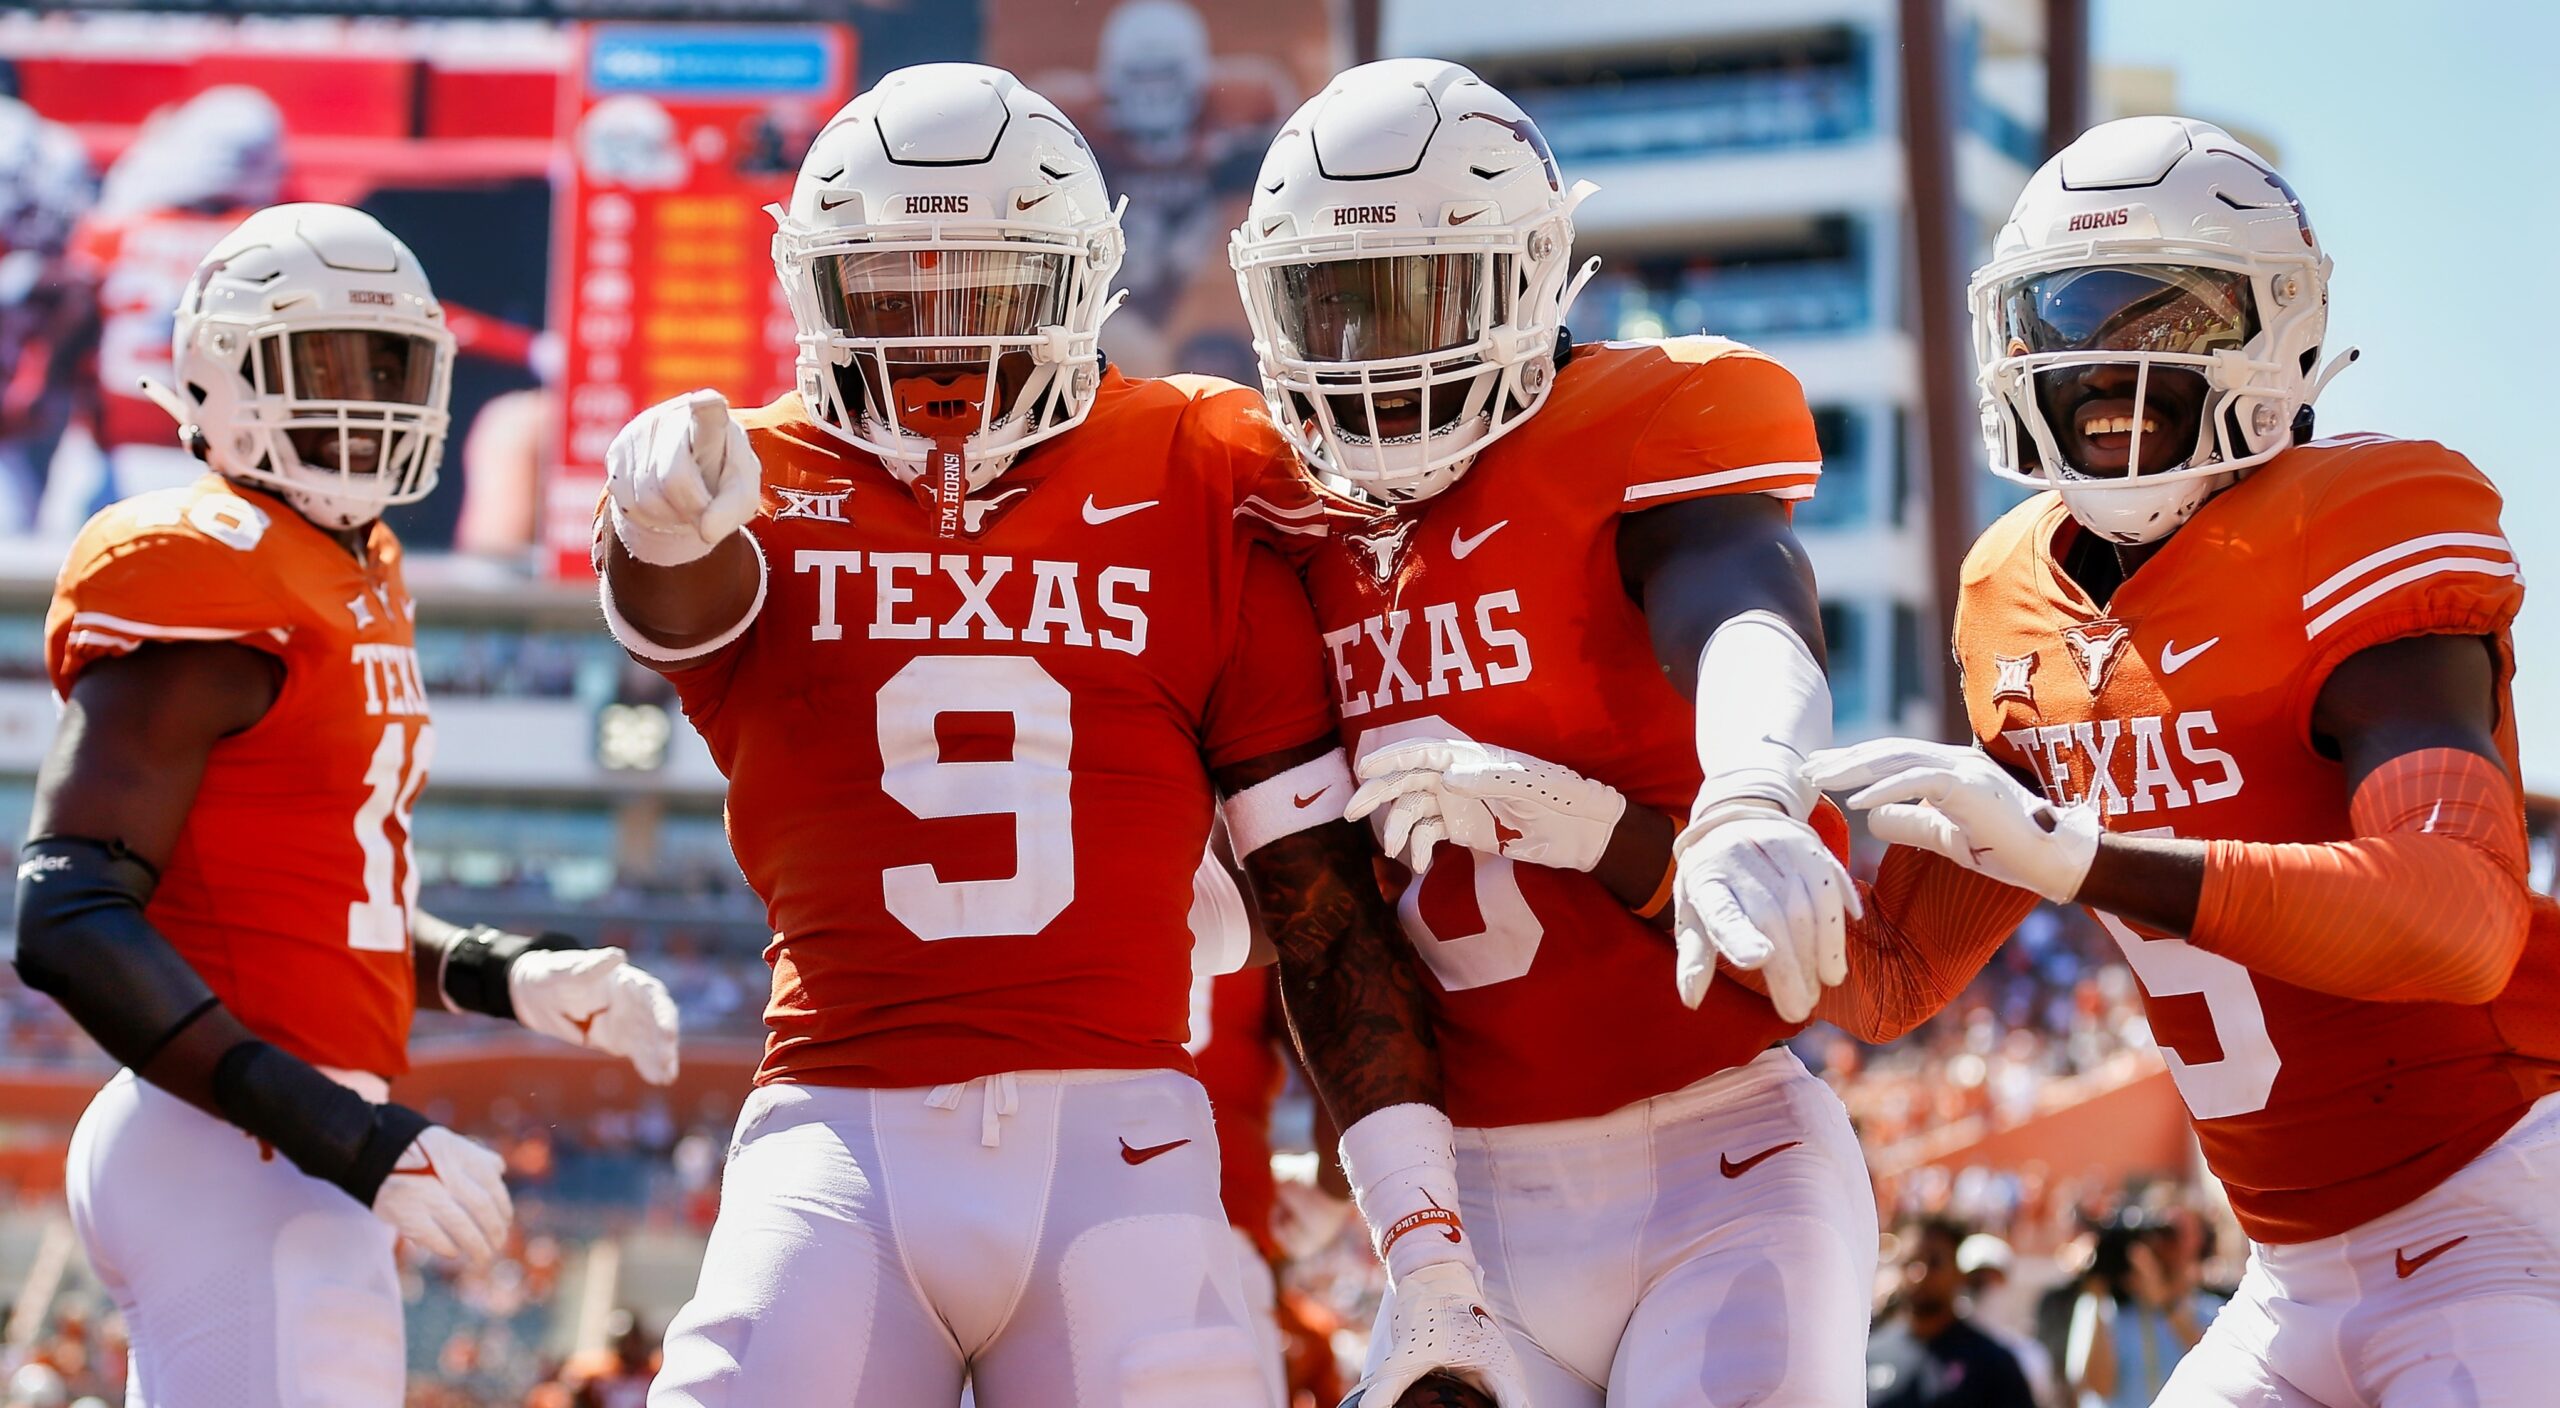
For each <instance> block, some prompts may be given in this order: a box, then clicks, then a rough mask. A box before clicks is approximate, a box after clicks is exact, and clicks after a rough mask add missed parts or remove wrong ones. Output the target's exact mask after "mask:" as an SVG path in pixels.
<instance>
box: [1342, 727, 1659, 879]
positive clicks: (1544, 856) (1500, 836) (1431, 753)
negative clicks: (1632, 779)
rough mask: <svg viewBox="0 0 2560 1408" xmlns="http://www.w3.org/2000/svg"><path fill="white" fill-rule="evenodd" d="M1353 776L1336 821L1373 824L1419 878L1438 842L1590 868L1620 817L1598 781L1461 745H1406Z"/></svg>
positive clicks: (1621, 809) (1457, 741) (1383, 752)
mask: <svg viewBox="0 0 2560 1408" xmlns="http://www.w3.org/2000/svg"><path fill="white" fill-rule="evenodd" d="M1358 771H1359V776H1360V790H1359V791H1357V792H1355V793H1353V794H1352V795H1351V802H1350V804H1349V805H1348V806H1346V807H1344V808H1343V809H1342V814H1343V816H1345V817H1346V818H1348V819H1350V820H1352V821H1359V820H1361V819H1363V818H1370V817H1373V816H1374V819H1373V820H1372V821H1371V822H1370V824H1371V825H1373V826H1375V827H1376V828H1377V830H1378V845H1379V848H1380V849H1382V850H1384V851H1385V852H1386V853H1387V854H1388V855H1389V856H1390V857H1393V858H1394V859H1396V860H1398V861H1400V862H1402V863H1403V864H1404V866H1405V868H1406V869H1408V870H1411V871H1412V872H1413V873H1414V874H1416V875H1419V874H1421V873H1422V872H1423V871H1424V870H1426V869H1428V868H1429V867H1430V864H1431V850H1432V847H1433V846H1435V845H1437V844H1438V843H1439V842H1440V840H1441V839H1442V838H1443V837H1445V838H1447V839H1449V840H1451V841H1455V842H1457V843H1458V844H1459V845H1461V846H1464V847H1466V848H1467V849H1468V850H1471V851H1481V852H1483V853H1484V854H1486V855H1498V856H1504V857H1507V858H1509V859H1511V860H1515V861H1520V862H1523V863H1525V864H1529V865H1544V866H1551V867H1553V868H1555V869H1558V870H1589V869H1590V868H1591V867H1593V866H1595V865H1598V864H1599V863H1600V856H1601V854H1602V853H1603V852H1605V851H1607V850H1608V849H1609V837H1610V835H1611V833H1613V832H1615V831H1616V830H1617V827H1618V818H1620V817H1622V816H1624V815H1626V811H1627V799H1626V797H1625V796H1624V795H1623V794H1621V793H1620V792H1619V791H1618V789H1616V788H1614V787H1611V786H1610V785H1608V784H1607V783H1605V782H1595V781H1593V780H1592V779H1590V778H1587V777H1584V776H1583V775H1582V774H1580V773H1578V772H1575V771H1574V770H1573V769H1571V768H1568V767H1563V766H1560V765H1558V764H1555V763H1550V762H1547V761H1545V760H1543V759H1540V758H1533V757H1531V756H1529V755H1528V754H1526V753H1515V752H1512V751H1511V750H1510V749H1508V748H1496V747H1493V746H1491V745H1489V744H1483V743H1478V742H1476V741H1474V740H1473V739H1467V738H1415V739H1408V740H1406V741H1405V742H1402V743H1397V744H1392V745H1390V746H1388V747H1385V748H1381V749H1379V750H1378V751H1376V752H1374V753H1371V754H1369V755H1368V756H1367V757H1365V758H1362V759H1361V760H1360V766H1359V769H1358ZM1382 808H1383V810H1381V809H1382Z"/></svg>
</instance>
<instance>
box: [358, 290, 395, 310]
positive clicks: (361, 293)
mask: <svg viewBox="0 0 2560 1408" xmlns="http://www.w3.org/2000/svg"><path fill="white" fill-rule="evenodd" d="M347 301H348V302H349V303H365V304H370V305H372V306H374V307H377V308H396V307H398V306H399V304H400V300H399V299H398V298H395V297H393V296H392V295H390V294H387V293H382V292H379V291H377V290H374V289H369V288H351V289H348V290H347Z"/></svg>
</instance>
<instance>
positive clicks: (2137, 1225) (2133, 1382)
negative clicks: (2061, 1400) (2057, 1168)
mask: <svg viewBox="0 0 2560 1408" xmlns="http://www.w3.org/2000/svg"><path fill="white" fill-rule="evenodd" d="M2191 1240H2192V1239H2190V1238H2188V1237H2184V1236H2181V1235H2180V1234H2179V1230H2178V1227H2177V1225H2176V1224H2175V1223H2174V1222H2173V1221H2172V1220H2170V1219H2169V1218H2166V1217H2163V1216H2162V1215H2161V1214H2160V1213H2158V1212H2156V1211H2153V1210H2151V1209H2148V1208H2144V1207H2139V1206H2136V1207H2128V1208H2125V1209H2124V1210H2123V1211H2121V1212H2119V1213H2118V1214H2116V1216H2115V1217H2114V1218H2113V1219H2111V1220H2110V1221H2109V1222H2108V1223H2107V1225H2106V1226H2104V1227H2102V1228H2100V1229H2099V1231H2098V1245H2097V1250H2096V1253H2095V1257H2094V1259H2093V1261H2092V1263H2091V1265H2090V1267H2089V1276H2088V1280H2087V1282H2086V1284H2085V1286H2084V1289H2083V1290H2082V1291H2081V1294H2080V1298H2079V1300H2078V1301H2077V1303H2075V1304H2074V1305H2073V1307H2072V1311H2071V1339H2070V1344H2069V1348H2068V1351H2067V1352H2066V1353H2065V1355H2064V1356H2063V1377H2064V1380H2065V1381H2066V1382H2067V1383H2068V1384H2069V1385H2070V1387H2071V1391H2072V1392H2073V1393H2074V1394H2075V1395H2077V1396H2078V1399H2079V1401H2080V1402H2081V1403H2083V1404H2104V1405H2105V1406H2106V1408H2150V1404H2151V1403H2152V1401H2153V1400H2154V1399H2156V1398H2158V1397H2159V1396H2160V1390H2161V1389H2162V1388H2164V1387H2165V1386H2167V1384H2168V1382H2169V1375H2170V1374H2171V1373H2172V1372H2174V1371H2175V1370H2176V1369H2177V1367H2178V1361H2179V1360H2181V1359H2184V1358H2185V1357H2186V1355H2187V1351H2188V1350H2190V1349H2193V1348H2194V1347H2195V1344H2196V1341H2197V1340H2200V1339H2202V1338H2204V1331H2205V1326H2207V1325H2209V1324H2211V1323H2213V1317H2214V1315H2215V1313H2216V1312H2218V1311H2219V1310H2220V1309H2221V1304H2220V1302H2219V1301H2218V1300H2217V1299H2216V1298H2214V1297H2213V1296H2211V1295H2208V1294H2206V1293H2205V1292H2204V1291H2203V1290H2202V1289H2201V1288H2200V1287H2199V1285H2198V1276H2199V1273H2200V1270H2201V1260H2202V1258H2201V1248H2197V1247H2192V1246H2191V1245H2190V1242H2191Z"/></svg>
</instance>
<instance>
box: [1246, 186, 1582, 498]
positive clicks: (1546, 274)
mask: <svg viewBox="0 0 2560 1408" xmlns="http://www.w3.org/2000/svg"><path fill="white" fill-rule="evenodd" d="M1561 247H1562V238H1561V237H1560V235H1559V234H1558V232H1557V231H1556V230H1555V229H1554V228H1552V227H1540V228H1538V229H1535V230H1530V231H1516V230H1503V229H1494V230H1487V231H1485V232H1484V233H1483V234H1482V235H1468V234H1456V235H1453V234H1452V233H1450V232H1447V231H1434V232H1432V234H1431V235H1430V236H1428V237H1426V238H1423V239H1420V240H1417V239H1416V238H1415V237H1414V236H1412V235H1410V234H1401V235H1400V234H1393V233H1387V232H1375V231H1364V232H1361V233H1359V234H1356V235H1350V236H1331V237H1322V236H1320V237H1313V238H1308V239H1301V240H1292V241H1280V242H1274V243H1270V244H1257V245H1252V246H1246V245H1244V244H1242V243H1239V245H1238V247H1237V265H1238V279H1239V282H1240V283H1241V284H1242V286H1243V289H1244V295H1245V301H1246V307H1247V311H1248V313H1249V314H1250V315H1251V318H1252V322H1253V325H1254V330H1255V334H1256V337H1255V341H1256V351H1257V353H1258V354H1259V355H1260V357H1261V361H1262V366H1263V379H1264V389H1265V391H1266V393H1267V394H1268V396H1269V398H1270V400H1271V403H1272V407H1273V410H1274V413H1275V419H1276V420H1277V421H1278V422H1279V424H1280V429H1281V432H1282V433H1283V434H1284V435H1286V436H1287V437H1288V438H1289V440H1290V441H1291V442H1292V443H1293V444H1294V445H1296V447H1297V448H1298V450H1299V452H1300V453H1301V454H1302V455H1303V456H1305V458H1306V459H1307V461H1308V462H1309V463H1310V464H1311V465H1312V466H1314V468H1315V469H1316V470H1317V471H1318V472H1319V473H1323V474H1327V475H1330V476H1333V477H1335V478H1338V479H1341V480H1343V481H1345V482H1347V483H1348V484H1349V485H1350V486H1351V487H1353V488H1355V489H1357V490H1359V491H1361V492H1362V493H1365V494H1368V495H1369V496H1371V497H1373V498H1377V499H1380V500H1383V501H1385V502H1389V503H1400V502H1407V501H1411V500H1415V499H1422V498H1428V497H1430V496H1431V495H1433V494H1437V493H1439V492H1441V491H1442V490H1444V489H1446V488H1448V487H1449V485H1451V484H1453V483H1455V482H1457V480H1458V478H1459V477H1460V476H1461V475H1463V474H1464V473H1465V472H1466V470H1467V468H1468V466H1469V465H1470V464H1472V463H1473V461H1474V459H1475V456H1476V455H1477V454H1478V453H1480V452H1481V451H1482V450H1483V449H1484V448H1485V447H1486V446H1487V445H1488V444H1490V443H1491V442H1492V441H1493V440H1495V439H1497V438H1499V437H1500V436H1501V435H1503V434H1505V433H1507V432H1508V431H1510V430H1511V429H1512V428H1513V427H1515V426H1517V425H1518V424H1520V423H1521V422H1522V421H1524V420H1526V419H1527V418H1528V416H1529V415H1530V414H1531V413H1532V412H1534V411H1535V410H1536V409H1537V408H1538V406H1539V405H1540V404H1542V403H1543V402H1544V400H1545V398H1546V393H1547V390H1548V388H1549V387H1550V385H1551V384H1552V383H1553V381H1554V371H1555V363H1554V356H1555V339H1556V330H1557V329H1558V328H1559V327H1560V326H1561V325H1562V321H1563V318H1562V313H1563V306H1564V304H1565V303H1567V302H1569V301H1570V298H1571V296H1572V293H1573V292H1575V291H1577V290H1578V289H1579V287H1580V283H1581V280H1579V279H1577V280H1575V281H1573V284H1572V286H1571V287H1565V286H1564V283H1565V280H1564V260H1563V257H1562V254H1561ZM1586 277H1587V273H1586ZM1542 304H1543V305H1544V308H1545V309H1552V310H1553V311H1552V312H1547V313H1546V314H1545V315H1544V316H1538V314H1539V313H1540V312H1541V305H1542Z"/></svg>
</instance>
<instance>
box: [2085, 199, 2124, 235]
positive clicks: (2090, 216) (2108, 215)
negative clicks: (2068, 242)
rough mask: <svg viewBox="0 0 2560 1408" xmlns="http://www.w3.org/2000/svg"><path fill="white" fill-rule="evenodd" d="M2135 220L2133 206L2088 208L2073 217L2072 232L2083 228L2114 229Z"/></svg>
mask: <svg viewBox="0 0 2560 1408" xmlns="http://www.w3.org/2000/svg"><path fill="white" fill-rule="evenodd" d="M2132 222H2133V207H2132V206H2129V205H2119V206H2117V207H2116V208H2115V209H2113V210H2086V211H2082V212H2081V213H2080V214H2078V215H2074V216H2072V217H2071V231H2070V232H2071V233H2072V234H2075V235H2076V234H2078V233H2080V232H2081V231H2082V230H2112V229H2115V228H2117V227H2118V226H2120V225H2128V224H2131V223H2132Z"/></svg>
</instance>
